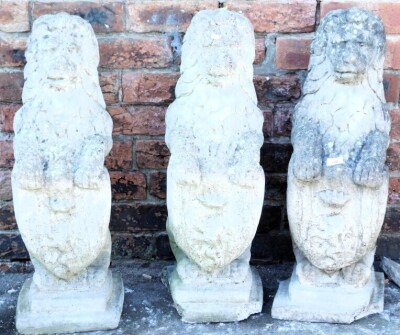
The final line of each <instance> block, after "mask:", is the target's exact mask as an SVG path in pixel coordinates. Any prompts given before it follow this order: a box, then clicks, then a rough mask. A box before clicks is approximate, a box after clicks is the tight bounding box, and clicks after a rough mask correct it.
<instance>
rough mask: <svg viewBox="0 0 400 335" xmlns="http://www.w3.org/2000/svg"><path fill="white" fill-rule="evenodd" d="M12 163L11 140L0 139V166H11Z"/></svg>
mask: <svg viewBox="0 0 400 335" xmlns="http://www.w3.org/2000/svg"><path fill="white" fill-rule="evenodd" d="M13 165H14V150H13V141H12V140H9V139H7V140H4V139H0V168H12V167H13Z"/></svg>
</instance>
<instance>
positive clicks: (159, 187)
mask: <svg viewBox="0 0 400 335" xmlns="http://www.w3.org/2000/svg"><path fill="white" fill-rule="evenodd" d="M166 192H167V174H166V173H165V172H154V173H152V174H151V175H150V194H151V195H153V196H155V197H157V198H160V199H165V198H166Z"/></svg>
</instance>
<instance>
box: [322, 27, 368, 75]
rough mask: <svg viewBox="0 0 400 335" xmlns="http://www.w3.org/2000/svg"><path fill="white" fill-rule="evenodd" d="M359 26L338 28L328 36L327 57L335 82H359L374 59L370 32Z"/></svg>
mask: <svg viewBox="0 0 400 335" xmlns="http://www.w3.org/2000/svg"><path fill="white" fill-rule="evenodd" d="M365 28H366V27H364V26H363V25H359V24H347V25H345V26H338V27H337V30H336V31H334V32H332V34H331V35H330V36H329V41H328V44H327V50H326V52H327V55H328V58H329V61H330V63H331V65H332V68H333V71H334V75H335V77H336V80H337V81H339V82H344V83H347V82H359V81H361V80H362V79H363V78H364V75H365V74H366V72H367V70H368V68H369V67H370V65H371V62H372V61H373V59H374V50H373V47H374V45H373V41H372V38H373V37H372V36H371V32H369V31H366V30H365Z"/></svg>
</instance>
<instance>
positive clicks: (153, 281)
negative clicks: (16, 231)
mask: <svg viewBox="0 0 400 335" xmlns="http://www.w3.org/2000/svg"><path fill="white" fill-rule="evenodd" d="M169 264H171V262H163V261H154V262H146V261H131V262H129V263H127V262H123V263H116V264H114V265H113V271H115V272H120V273H121V274H122V278H123V280H124V284H125V303H124V310H123V312H122V319H121V322H120V326H119V328H118V329H116V330H111V331H98V332H91V333H79V334H91V335H95V334H97V335H100V334H104V335H106V334H116V335H117V334H129V335H131V334H132V335H158V334H162V335H181V334H182V335H183V334H184V335H189V334H190V335H197V334H199V335H208V334H210V335H211V334H213V335H219V334H221V335H222V334H223V335H231V334H235V335H236V334H240V335H259V334H263V335H264V334H284V335H292V334H293V335H295V334H296V335H299V334H301V335H303V334H307V335H308V334H318V335H329V334H335V335H337V334H349V335H350V334H352V335H353V334H360V335H369V334H370V335H377V334H390V335H396V334H400V289H399V288H398V287H397V286H395V285H394V284H393V283H390V282H388V281H387V283H386V284H385V310H384V312H383V313H381V314H376V315H371V316H369V317H366V318H364V319H362V320H358V321H356V322H354V323H353V324H351V325H338V324H325V323H309V322H295V321H279V320H273V319H272V318H271V305H272V300H273V297H274V294H275V292H276V290H277V288H278V282H279V280H283V279H286V278H288V277H289V275H290V273H291V271H292V267H293V265H292V264H282V265H268V266H256V268H257V269H258V271H259V273H260V275H261V278H262V280H263V286H264V302H265V303H264V307H263V310H262V313H260V314H257V315H254V316H251V317H250V318H249V319H247V320H245V321H241V322H234V323H215V324H188V323H183V322H181V320H180V318H179V315H178V313H177V312H176V310H175V308H174V306H173V303H172V300H171V297H170V295H169V292H168V290H167V288H166V287H165V286H164V285H163V284H162V283H161V279H160V276H161V271H162V269H163V267H164V266H166V265H169ZM29 276H31V274H4V273H2V274H0V334H1V335H13V334H18V333H17V331H16V330H15V322H14V316H15V306H16V302H17V297H18V293H19V290H20V288H21V285H22V283H23V282H24V280H25V279H26V278H28V277H29Z"/></svg>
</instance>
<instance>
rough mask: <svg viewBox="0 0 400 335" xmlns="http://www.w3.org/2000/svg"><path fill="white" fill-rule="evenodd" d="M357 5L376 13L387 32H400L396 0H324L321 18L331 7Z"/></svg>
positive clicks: (399, 3) (399, 11) (399, 6)
mask: <svg viewBox="0 0 400 335" xmlns="http://www.w3.org/2000/svg"><path fill="white" fill-rule="evenodd" d="M350 7H359V8H365V9H368V10H369V11H371V12H374V13H375V14H376V15H378V16H379V17H380V18H381V19H382V20H383V23H384V24H385V30H386V33H387V34H398V33H400V24H399V17H400V2H398V1H396V2H395V1H372V0H367V1H366V0H355V1H343V0H342V1H337V0H336V1H333V0H324V1H322V2H321V18H322V17H324V16H325V15H326V14H327V13H328V12H329V11H331V10H333V9H341V8H343V9H344V8H350Z"/></svg>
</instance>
